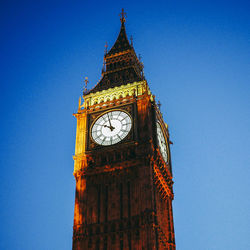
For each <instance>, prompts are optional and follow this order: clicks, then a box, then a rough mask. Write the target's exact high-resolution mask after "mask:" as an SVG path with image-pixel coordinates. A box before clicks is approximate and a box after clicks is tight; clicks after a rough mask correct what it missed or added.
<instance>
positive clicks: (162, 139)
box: [156, 122, 168, 162]
mask: <svg viewBox="0 0 250 250" xmlns="http://www.w3.org/2000/svg"><path fill="white" fill-rule="evenodd" d="M156 127H157V140H158V145H159V148H160V152H161V155H162V157H163V159H164V161H165V162H167V161H168V147H167V142H166V140H165V136H164V133H163V131H162V128H161V125H160V123H159V122H157V123H156Z"/></svg>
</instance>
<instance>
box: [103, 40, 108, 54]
mask: <svg viewBox="0 0 250 250" xmlns="http://www.w3.org/2000/svg"><path fill="white" fill-rule="evenodd" d="M104 47H105V49H104V55H106V54H107V53H108V43H107V42H106V43H105V45H104Z"/></svg>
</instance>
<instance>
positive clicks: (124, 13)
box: [120, 8, 127, 23]
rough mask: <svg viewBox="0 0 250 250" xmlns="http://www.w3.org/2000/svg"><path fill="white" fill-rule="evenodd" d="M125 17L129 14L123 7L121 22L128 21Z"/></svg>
mask: <svg viewBox="0 0 250 250" xmlns="http://www.w3.org/2000/svg"><path fill="white" fill-rule="evenodd" d="M125 17H127V15H126V12H124V9H123V8H122V13H121V14H120V20H121V23H125V22H126V19H125Z"/></svg>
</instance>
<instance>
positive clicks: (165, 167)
mask: <svg viewBox="0 0 250 250" xmlns="http://www.w3.org/2000/svg"><path fill="white" fill-rule="evenodd" d="M120 20H121V29H120V32H119V35H118V38H117V40H116V42H115V43H114V45H113V46H112V47H111V49H110V50H109V51H106V53H105V55H104V68H103V70H102V77H101V80H100V81H99V82H98V83H97V84H96V86H95V87H94V88H92V89H91V90H89V91H87V90H85V91H84V93H83V99H84V102H82V101H81V99H80V100H79V107H78V111H77V113H75V114H74V116H75V117H76V118H77V131H76V144H75V155H74V157H73V158H74V176H75V180H76V193H75V210H74V227H73V249H74V250H82V249H114V250H116V249H120V250H121V249H124V250H127V249H128V250H134V249H138V250H141V249H147V250H152V249H157V250H161V249H168V250H174V249H175V236H174V225H173V211H172V200H173V198H174V195H173V188H172V186H173V181H172V166H171V155H170V147H169V144H170V139H169V131H168V126H167V124H166V123H165V122H164V121H163V117H162V114H161V112H160V110H159V107H158V105H157V104H156V101H155V97H154V95H153V94H152V93H151V91H150V89H149V85H148V82H147V81H146V79H145V77H144V72H143V64H142V63H141V61H140V60H139V59H138V57H137V55H136V53H135V50H134V48H133V44H132V42H129V41H128V38H127V35H126V30H125V13H124V11H122V14H121V18H120Z"/></svg>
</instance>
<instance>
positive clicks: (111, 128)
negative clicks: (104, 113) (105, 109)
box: [108, 115, 115, 131]
mask: <svg viewBox="0 0 250 250" xmlns="http://www.w3.org/2000/svg"><path fill="white" fill-rule="evenodd" d="M108 120H109V125H110V127H109V128H110V130H111V131H113V130H114V129H115V128H114V127H113V126H112V125H111V121H110V118H109V115H108Z"/></svg>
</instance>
